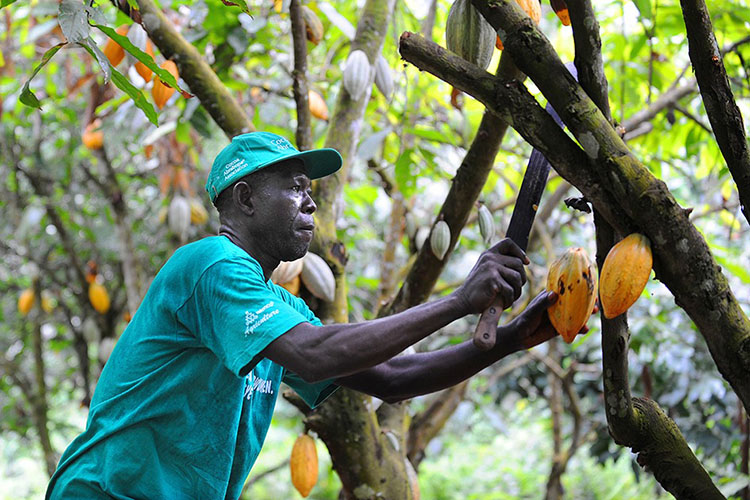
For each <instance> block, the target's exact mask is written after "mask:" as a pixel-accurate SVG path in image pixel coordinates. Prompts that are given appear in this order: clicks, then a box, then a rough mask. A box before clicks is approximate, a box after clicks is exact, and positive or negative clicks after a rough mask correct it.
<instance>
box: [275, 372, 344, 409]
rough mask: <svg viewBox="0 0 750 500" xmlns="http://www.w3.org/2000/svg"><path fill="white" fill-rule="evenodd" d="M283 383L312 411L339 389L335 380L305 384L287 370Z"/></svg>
mask: <svg viewBox="0 0 750 500" xmlns="http://www.w3.org/2000/svg"><path fill="white" fill-rule="evenodd" d="M281 381H282V382H284V383H285V384H286V385H288V386H289V387H291V388H292V389H294V392H296V393H297V394H298V395H299V397H301V398H302V399H303V400H304V401H305V403H307V406H309V407H310V408H311V409H312V408H315V407H316V406H318V405H319V404H320V403H322V402H323V401H325V400H326V398H328V396H330V395H331V394H333V393H334V392H336V389H338V388H339V386H338V385H336V384H335V383H334V382H333V380H323V381H322V382H315V383H313V384H311V383H309V382H305V381H304V380H303V379H302V378H301V377H300V376H299V375H297V374H296V373H294V372H291V371H289V370H286V369H285V370H284V378H282V379H281Z"/></svg>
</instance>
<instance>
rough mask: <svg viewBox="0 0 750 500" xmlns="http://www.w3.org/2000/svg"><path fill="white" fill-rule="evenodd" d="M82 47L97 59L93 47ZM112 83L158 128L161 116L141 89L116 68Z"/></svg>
mask: <svg viewBox="0 0 750 500" xmlns="http://www.w3.org/2000/svg"><path fill="white" fill-rule="evenodd" d="M123 38H124V37H123ZM81 46H82V47H83V48H84V49H86V50H87V51H88V53H89V54H91V55H92V56H94V57H96V55H95V54H94V50H93V49H92V48H91V47H89V46H88V45H85V44H81ZM112 83H114V84H115V85H116V86H117V88H119V89H120V90H122V91H123V92H125V93H126V94H127V95H129V96H130V98H131V99H133V103H134V104H135V105H136V107H138V108H140V109H141V110H142V111H143V113H144V114H145V115H146V118H148V121H150V122H151V123H153V124H154V125H156V126H157V127H158V126H159V116H158V114H157V113H156V110H155V109H154V106H153V104H151V103H150V102H149V101H148V100H147V99H146V96H145V95H144V94H143V92H142V91H141V90H140V89H139V88H137V87H136V86H135V85H133V84H132V83H130V80H128V79H127V78H125V76H123V74H122V73H120V72H119V71H117V69H115V68H112Z"/></svg>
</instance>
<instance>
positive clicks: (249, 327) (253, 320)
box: [245, 300, 279, 335]
mask: <svg viewBox="0 0 750 500" xmlns="http://www.w3.org/2000/svg"><path fill="white" fill-rule="evenodd" d="M273 304H274V302H273V300H272V301H270V302H269V303H268V304H266V305H264V306H263V307H261V308H260V309H258V310H257V311H255V312H253V311H249V310H248V311H245V335H250V334H253V333H255V330H256V329H257V328H258V327H259V326H260V325H262V324H263V323H265V322H266V321H268V320H269V319H271V318H273V317H274V316H276V315H277V314H279V309H278V308H276V309H274V310H273V311H268V310H269V309H270V308H272V307H273ZM266 311H268V312H266ZM261 314H262V316H261Z"/></svg>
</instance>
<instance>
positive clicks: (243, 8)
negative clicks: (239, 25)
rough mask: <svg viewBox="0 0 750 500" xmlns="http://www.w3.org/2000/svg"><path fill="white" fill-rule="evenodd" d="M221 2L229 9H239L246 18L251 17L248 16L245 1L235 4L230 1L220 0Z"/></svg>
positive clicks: (238, 0) (248, 10)
mask: <svg viewBox="0 0 750 500" xmlns="http://www.w3.org/2000/svg"><path fill="white" fill-rule="evenodd" d="M221 2H222V3H223V4H224V5H228V6H230V7H239V8H240V10H241V11H242V12H244V13H245V14H247V15H248V16H252V14H250V9H249V8H248V7H247V2H246V1H245V0H237V1H236V2H233V1H231V0H221Z"/></svg>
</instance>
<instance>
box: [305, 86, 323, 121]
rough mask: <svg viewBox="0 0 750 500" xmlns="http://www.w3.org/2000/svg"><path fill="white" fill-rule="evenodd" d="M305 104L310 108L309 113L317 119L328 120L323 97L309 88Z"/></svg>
mask: <svg viewBox="0 0 750 500" xmlns="http://www.w3.org/2000/svg"><path fill="white" fill-rule="evenodd" d="M307 106H308V107H309V108H310V114H311V115H313V116H314V117H315V118H317V119H319V120H328V105H327V104H326V102H325V101H324V100H323V97H322V96H321V95H320V94H318V93H317V92H315V91H314V90H310V91H308V92H307Z"/></svg>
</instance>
